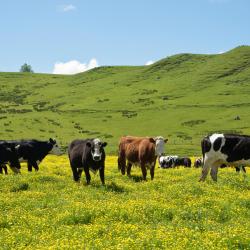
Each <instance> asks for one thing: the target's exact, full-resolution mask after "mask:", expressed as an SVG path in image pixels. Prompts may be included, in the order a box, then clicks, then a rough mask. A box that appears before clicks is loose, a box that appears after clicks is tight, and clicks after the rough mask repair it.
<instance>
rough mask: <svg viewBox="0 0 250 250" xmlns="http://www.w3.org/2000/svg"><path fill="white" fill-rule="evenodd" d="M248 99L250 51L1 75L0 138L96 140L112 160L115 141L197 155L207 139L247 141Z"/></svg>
mask: <svg viewBox="0 0 250 250" xmlns="http://www.w3.org/2000/svg"><path fill="white" fill-rule="evenodd" d="M249 93H250V46H240V47H237V48H235V49H233V50H231V51H229V52H227V53H224V54H217V55H194V54H179V55H175V56H171V57H168V58H165V59H163V60H160V61H158V62H156V63H154V64H152V65H150V66H136V67H131V66H124V67H120V66H119V67H99V68H95V69H93V70H91V71H88V72H85V73H81V74H77V75H73V76H65V75H52V74H30V73H0V121H1V122H0V137H1V138H2V139H11V138H40V139H47V138H49V137H56V138H58V139H59V140H60V141H61V143H62V144H63V145H64V146H66V145H67V144H68V143H69V142H70V141H71V140H72V139H74V138H86V137H100V138H103V139H105V140H106V141H107V142H108V143H109V147H107V151H108V153H115V152H116V149H117V142H118V139H119V137H120V136H121V135H128V134H129V135H148V136H151V135H152V136H156V135H163V136H165V137H168V138H169V143H168V146H167V153H169V154H180V155H181V154H187V155H192V154H196V155H197V154H200V140H201V138H202V137H203V136H204V135H205V134H207V133H210V132H237V133H245V134H250V116H249V113H250V100H249ZM236 116H239V117H240V120H235V117H236Z"/></svg>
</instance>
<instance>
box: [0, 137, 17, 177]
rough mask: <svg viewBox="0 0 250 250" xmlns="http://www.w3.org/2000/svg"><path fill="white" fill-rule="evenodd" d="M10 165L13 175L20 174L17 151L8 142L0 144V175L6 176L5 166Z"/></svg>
mask: <svg viewBox="0 0 250 250" xmlns="http://www.w3.org/2000/svg"><path fill="white" fill-rule="evenodd" d="M7 163H8V164H9V165H10V168H11V169H12V171H13V172H14V173H19V172H20V168H21V166H20V162H19V160H18V154H17V150H16V148H15V146H14V145H12V144H10V143H8V142H3V141H1V142H0V173H1V174H2V173H3V169H4V172H5V174H8V171H7V167H6V164H7Z"/></svg>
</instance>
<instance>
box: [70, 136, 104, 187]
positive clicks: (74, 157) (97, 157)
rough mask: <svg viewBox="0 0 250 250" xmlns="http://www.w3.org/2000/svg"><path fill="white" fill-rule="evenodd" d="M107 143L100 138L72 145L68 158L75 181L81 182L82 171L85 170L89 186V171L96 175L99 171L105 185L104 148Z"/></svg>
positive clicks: (75, 142)
mask: <svg viewBox="0 0 250 250" xmlns="http://www.w3.org/2000/svg"><path fill="white" fill-rule="evenodd" d="M106 146H107V142H102V141H101V140H100V139H98V138H94V139H85V140H80V139H77V140H74V141H72V142H71V143H70V145H69V148H68V156H69V161H70V166H71V170H72V172H73V179H74V180H75V181H76V182H80V178H81V175H82V171H83V170H84V172H85V176H86V181H87V185H89V184H90V180H91V176H90V173H89V170H91V171H93V172H94V173H96V172H97V171H99V175H100V179H101V182H102V184H103V185H104V184H105V180H104V169H105V157H106V156H105V151H104V147H106Z"/></svg>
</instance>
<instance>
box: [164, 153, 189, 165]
mask: <svg viewBox="0 0 250 250" xmlns="http://www.w3.org/2000/svg"><path fill="white" fill-rule="evenodd" d="M159 164H160V166H161V167H162V168H175V167H178V166H184V167H186V168H190V167H191V160H190V158H188V157H179V156H177V155H173V156H171V155H169V156H161V157H159Z"/></svg>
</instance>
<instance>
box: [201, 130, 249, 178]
mask: <svg viewBox="0 0 250 250" xmlns="http://www.w3.org/2000/svg"><path fill="white" fill-rule="evenodd" d="M201 148H202V154H203V159H204V163H203V169H202V174H201V177H200V181H204V180H205V179H206V176H207V174H208V172H209V170H210V168H211V171H210V175H211V177H212V179H213V180H214V181H217V173H218V168H219V167H220V166H221V165H222V164H226V165H227V164H228V165H233V166H240V165H249V164H250V136H247V135H235V134H212V135H210V136H206V137H205V138H203V140H202V142H201Z"/></svg>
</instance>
